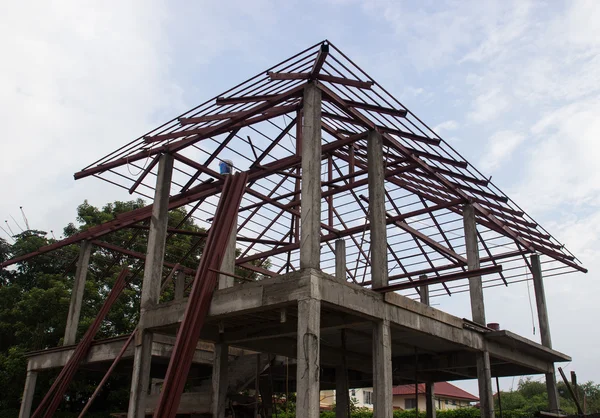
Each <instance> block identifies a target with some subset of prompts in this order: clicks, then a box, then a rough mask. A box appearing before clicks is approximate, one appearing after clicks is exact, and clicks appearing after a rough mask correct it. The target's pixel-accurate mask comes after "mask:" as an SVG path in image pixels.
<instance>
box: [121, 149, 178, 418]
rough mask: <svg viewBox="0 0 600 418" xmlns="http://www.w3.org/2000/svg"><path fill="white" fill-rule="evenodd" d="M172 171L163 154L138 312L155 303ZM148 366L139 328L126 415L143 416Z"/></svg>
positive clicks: (146, 340)
mask: <svg viewBox="0 0 600 418" xmlns="http://www.w3.org/2000/svg"><path fill="white" fill-rule="evenodd" d="M172 174H173V157H172V156H171V155H169V154H163V155H162V156H161V157H160V161H159V163H158V175H157V178H156V188H155V191H154V204H153V207H152V218H151V219H150V230H149V233H148V249H147V252H146V263H145V265H144V279H143V282H142V297H141V301H140V306H141V313H140V316H142V317H143V316H144V314H145V311H146V310H147V309H149V308H151V307H153V306H155V305H157V304H158V302H159V299H160V287H161V281H162V270H163V261H164V257H165V247H166V239H167V224H168V220H169V192H170V190H171V176H172ZM151 366H152V334H151V333H149V332H147V331H145V330H144V329H139V328H138V331H137V336H136V338H135V349H134V358H133V371H132V375H131V390H130V394H129V409H128V412H127V416H128V418H142V417H144V409H145V403H146V395H147V394H148V389H149V385H150V368H151Z"/></svg>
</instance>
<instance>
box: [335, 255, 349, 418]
mask: <svg viewBox="0 0 600 418" xmlns="http://www.w3.org/2000/svg"><path fill="white" fill-rule="evenodd" d="M344 248H345V247H344ZM344 260H345V258H344ZM341 340H342V341H341V343H342V363H341V364H338V365H337V366H336V368H335V417H336V418H350V387H349V384H348V362H347V361H346V330H345V329H342V330H341Z"/></svg>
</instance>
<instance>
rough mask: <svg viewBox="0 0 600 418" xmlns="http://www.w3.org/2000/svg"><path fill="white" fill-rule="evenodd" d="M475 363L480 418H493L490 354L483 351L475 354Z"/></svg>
mask: <svg viewBox="0 0 600 418" xmlns="http://www.w3.org/2000/svg"><path fill="white" fill-rule="evenodd" d="M475 359H476V361H477V381H478V383H479V404H480V405H481V406H480V409H481V417H482V418H494V388H493V386H492V368H491V365H490V353H489V352H488V351H487V350H485V351H482V352H479V353H476V354H475Z"/></svg>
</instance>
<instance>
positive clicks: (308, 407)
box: [296, 298, 321, 418]
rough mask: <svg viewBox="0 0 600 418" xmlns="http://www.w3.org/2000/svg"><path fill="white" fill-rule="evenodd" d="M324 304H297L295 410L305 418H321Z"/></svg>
mask: <svg viewBox="0 0 600 418" xmlns="http://www.w3.org/2000/svg"><path fill="white" fill-rule="evenodd" d="M320 337H321V301H319V300H317V299H313V298H309V299H302V300H299V301H298V342H297V350H298V354H297V361H298V365H297V369H296V391H297V394H296V410H297V411H302V412H301V413H302V417H304V418H319V401H320V396H319V382H320V351H321V350H320Z"/></svg>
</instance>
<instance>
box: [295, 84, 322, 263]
mask: <svg viewBox="0 0 600 418" xmlns="http://www.w3.org/2000/svg"><path fill="white" fill-rule="evenodd" d="M302 113H303V115H304V121H303V124H302V192H301V193H302V195H301V196H302V211H301V221H302V224H301V228H300V233H301V236H300V268H301V269H304V268H314V269H318V268H319V266H320V262H321V90H320V89H319V88H318V87H317V86H316V85H315V84H314V83H309V84H307V85H306V88H305V90H304V108H303V112H302Z"/></svg>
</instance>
